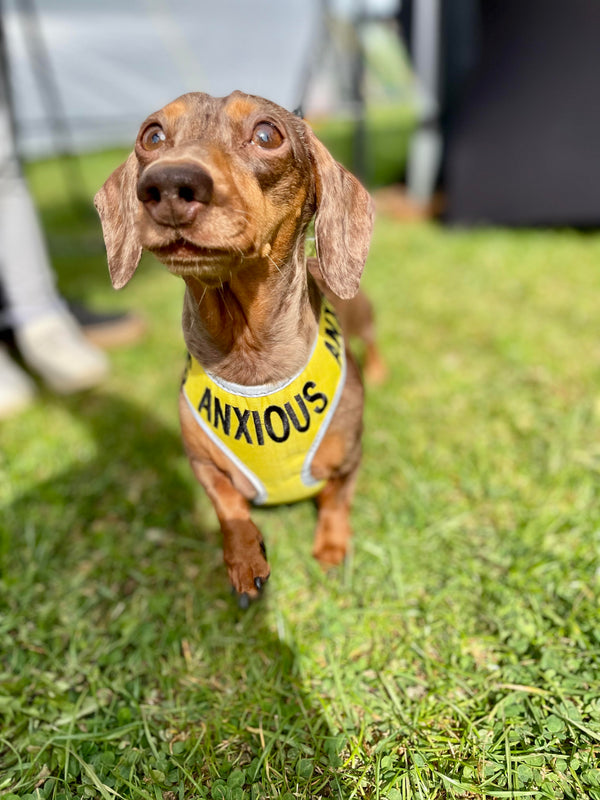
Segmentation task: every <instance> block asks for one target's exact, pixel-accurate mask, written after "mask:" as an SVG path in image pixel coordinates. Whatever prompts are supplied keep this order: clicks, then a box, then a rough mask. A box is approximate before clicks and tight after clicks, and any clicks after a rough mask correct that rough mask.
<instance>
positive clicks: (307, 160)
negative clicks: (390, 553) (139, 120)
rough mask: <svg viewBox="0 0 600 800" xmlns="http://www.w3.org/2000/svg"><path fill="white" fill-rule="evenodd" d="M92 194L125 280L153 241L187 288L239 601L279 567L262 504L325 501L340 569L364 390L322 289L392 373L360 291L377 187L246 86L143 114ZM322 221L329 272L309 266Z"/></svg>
mask: <svg viewBox="0 0 600 800" xmlns="http://www.w3.org/2000/svg"><path fill="white" fill-rule="evenodd" d="M95 202H96V207H97V209H98V212H99V214H100V218H101V221H102V227H103V232H104V238H105V242H106V249H107V253H108V264H109V269H110V275H111V278H112V282H113V285H114V286H115V288H117V289H119V288H121V287H122V286H124V285H125V284H126V283H127V282H128V281H129V279H130V278H131V276H132V275H133V273H134V271H135V269H136V267H137V264H138V262H139V259H140V255H141V252H142V249H147V250H149V251H151V252H152V253H154V254H155V255H156V256H157V257H158V258H159V259H160V260H161V261H162V262H163V263H164V264H165V265H166V266H167V268H168V269H169V271H170V272H172V273H174V274H175V275H179V276H181V277H182V278H183V279H184V281H185V283H186V287H187V289H186V293H185V301H184V309H183V333H184V338H185V342H186V344H187V347H188V351H189V353H190V356H191V365H190V366H188V370H187V372H186V377H185V379H184V385H183V387H182V392H181V395H180V418H181V427H182V432H183V440H184V444H185V449H186V451H187V454H188V456H189V459H190V463H191V466H192V469H193V471H194V473H195V475H196V477H197V479H198V480H199V482H200V483H201V484H202V486H203V487H204V489H205V490H206V492H207V494H208V496H209V498H210V499H211V501H212V503H213V505H214V508H215V511H216V513H217V516H218V518H219V521H220V524H221V530H222V533H223V541H224V543H223V550H224V560H225V563H226V565H227V569H228V571H229V578H230V580H231V583H232V585H233V587H234V588H235V590H236V591H237V592H238V593H239V596H240V603H241V604H242V605H246V604H247V602H248V600H249V598H250V597H254V596H256V595H257V594H258V593H259V592H260V591H261V589H262V587H263V585H264V583H265V581H266V580H267V578H268V577H269V565H268V563H267V560H266V554H265V547H264V544H263V539H262V536H261V533H260V531H259V530H258V528H257V527H256V525H255V524H254V523H253V522H252V520H251V519H250V511H249V503H250V502H252V501H254V502H257V501H258V502H274V501H278V502H279V501H280V502H289V501H293V500H296V499H299V498H302V497H304V496H308V495H310V494H316V495H317V503H318V520H317V528H316V537H315V542H314V549H313V554H314V555H315V557H316V558H317V559H318V560H319V561H320V562H321V563H322V564H323V565H333V564H338V563H339V562H340V561H342V559H343V558H344V556H345V554H346V550H347V547H348V542H349V538H350V535H351V530H350V524H349V508H350V502H351V498H352V494H353V490H354V484H355V478H356V473H357V469H358V464H359V460H360V452H361V429H362V407H363V389H362V383H361V379H360V375H359V371H358V369H357V367H356V364H355V362H354V360H353V359H352V357H351V356H350V354H349V352H347V351H346V349H345V347H344V345H343V344H342V338H341V336H340V330H339V327H338V323H337V319H336V316H335V314H334V313H333V311H332V309H331V307H330V305H329V302H328V301H326V300H325V299H324V297H323V294H322V291H321V290H323V291H324V292H325V294H327V295H328V296H329V297H332V296H335V297H337V298H341V299H345V300H346V302H345V303H343V304H342V305H343V308H341V309H340V314H341V315H342V316H343V317H344V319H345V320H346V324H347V325H348V326H349V329H350V330H351V332H354V333H359V334H362V335H363V336H364V338H365V339H366V340H367V352H366V355H367V369H370V370H371V371H372V372H374V373H377V372H379V371H380V369H381V363H380V361H379V358H378V356H377V353H376V350H375V348H374V343H373V334H372V320H371V316H370V313H369V306H368V304H367V303H366V301H365V300H364V298H363V299H356V300H354V301H350V300H349V298H352V297H354V296H355V295H356V293H357V291H358V286H359V280H360V276H361V273H362V270H363V267H364V264H365V260H366V257H367V251H368V247H369V242H370V237H371V231H372V225H373V210H372V203H371V199H370V197H369V195H368V194H367V192H366V191H365V189H364V188H363V187H362V186H361V185H360V183H359V182H358V181H357V180H356V179H355V178H354V177H353V176H352V175H351V174H350V173H349V172H347V171H346V170H345V169H344V168H343V167H342V166H341V165H340V164H338V163H337V162H336V161H334V160H333V158H332V157H331V155H330V154H329V152H328V151H327V150H326V149H325V147H324V146H323V145H322V144H321V143H320V142H319V141H318V140H317V138H316V137H315V136H314V134H313V133H312V131H311V129H310V128H309V127H308V125H306V123H305V122H303V121H302V120H301V119H299V118H298V117H296V116H294V115H293V114H290V113H289V112H287V111H285V110H284V109H282V108H281V107H279V106H277V105H275V104H273V103H270V102H268V101H267V100H263V99H261V98H258V97H253V96H248V95H246V94H243V93H241V92H234V93H233V94H231V95H229V96H228V97H224V98H213V97H210V96H208V95H206V94H200V93H198V94H196V93H194V94H187V95H184V96H182V97H180V98H178V99H177V100H175V101H174V102H172V103H171V104H169V105H168V106H166V107H165V108H163V109H162V110H161V111H158V112H157V113H155V114H152V115H151V116H150V117H149V118H148V119H147V120H146V121H145V122H144V124H143V125H142V127H141V129H140V133H139V135H138V138H137V142H136V145H135V150H134V152H133V153H132V154H131V155H130V156H129V158H128V159H127V161H126V162H125V163H124V164H122V165H121V166H120V167H119V168H118V169H117V170H116V171H115V172H114V173H113V174H112V175H111V176H110V178H109V179H108V180H107V181H106V183H105V184H104V186H103V187H102V189H101V190H100V191H99V192H98V194H97V196H96V200H95ZM315 215H316V216H315ZM313 217H315V238H316V247H317V258H318V266H317V264H316V263H314V262H313V263H310V264H308V268H307V260H306V257H305V235H306V230H307V227H308V225H309V223H310V221H311V219H312V218H313ZM317 284H319V285H320V287H321V290H320V289H319V288H318V287H317ZM359 297H360V296H359ZM353 304H354V307H353ZM352 320H354V325H352ZM357 320H358V324H357ZM353 329H354V330H353ZM330 368H331V370H330ZM330 371H331V375H329V372H330ZM325 373H327V375H326V374H325ZM286 391H287V394H286ZM305 444H308V447H307V448H306V447H304V445H305ZM301 446H302V447H304V450H303V451H302V452H299V451H298V448H299V447H301ZM307 451H308V452H307ZM246 457H247V459H248V460H247V461H244V459H245V458H246ZM248 461H249V462H250V467H248ZM261 470H264V475H265V476H266V477H263V473H262V472H261Z"/></svg>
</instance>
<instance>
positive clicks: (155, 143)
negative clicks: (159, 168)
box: [141, 125, 167, 150]
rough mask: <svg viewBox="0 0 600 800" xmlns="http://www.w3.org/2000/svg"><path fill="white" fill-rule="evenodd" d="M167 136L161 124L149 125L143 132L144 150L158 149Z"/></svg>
mask: <svg viewBox="0 0 600 800" xmlns="http://www.w3.org/2000/svg"><path fill="white" fill-rule="evenodd" d="M166 140H167V137H166V135H165V132H164V131H163V129H162V128H161V127H160V125H149V126H148V127H147V128H146V130H145V131H144V132H143V133H142V139H141V141H142V147H143V148H144V150H157V149H158V148H159V147H162V146H163V144H164V143H165V142H166Z"/></svg>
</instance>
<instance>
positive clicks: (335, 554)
mask: <svg viewBox="0 0 600 800" xmlns="http://www.w3.org/2000/svg"><path fill="white" fill-rule="evenodd" d="M346 552H347V548H346V547H344V546H342V545H339V544H335V543H333V542H323V543H322V544H321V545H320V546H319V547H315V548H314V550H313V556H314V557H315V558H316V559H317V561H318V562H319V564H320V565H321V567H322V568H323V569H324V570H328V569H331V568H332V567H337V566H338V564H341V563H342V561H343V560H344V559H345V558H346Z"/></svg>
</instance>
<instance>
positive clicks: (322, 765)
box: [0, 394, 345, 800]
mask: <svg viewBox="0 0 600 800" xmlns="http://www.w3.org/2000/svg"><path fill="white" fill-rule="evenodd" d="M48 402H49V403H57V402H58V401H56V400H48ZM61 406H62V407H63V408H67V409H68V410H70V411H71V412H72V414H73V416H74V417H77V419H78V421H80V422H81V424H82V425H83V426H85V429H86V432H88V433H89V438H90V439H91V442H90V445H91V446H90V447H89V448H88V449H87V450H86V452H88V453H92V454H93V455H91V457H87V458H86V457H85V456H83V457H82V459H81V462H80V463H78V464H76V465H75V466H72V467H71V468H69V469H68V470H65V471H63V472H62V473H59V474H57V475H55V476H54V477H53V478H52V479H51V480H47V481H45V482H42V483H40V484H39V485H37V486H36V487H35V489H34V490H31V491H27V492H25V493H24V494H22V495H21V496H20V497H19V498H18V499H17V500H15V501H14V502H13V503H12V505H11V506H10V507H9V508H8V509H7V511H6V517H5V519H6V527H5V528H4V532H3V534H2V536H1V537H0V542H1V543H2V546H1V552H0V556H1V562H2V570H1V586H2V593H1V597H0V605H1V607H2V617H3V624H2V626H1V627H0V643H1V647H0V653H1V656H0V665H1V666H0V671H1V673H2V675H1V676H0V698H1V701H2V706H3V710H6V712H7V713H6V724H5V725H4V731H3V734H2V737H3V738H0V761H2V763H4V764H5V765H6V767H5V772H4V774H3V775H2V782H1V783H2V785H1V787H0V788H1V789H3V790H4V791H6V790H9V791H12V792H15V793H18V796H21V797H22V796H23V793H24V792H31V791H33V789H34V787H35V786H38V787H39V788H40V794H41V796H42V797H55V796H56V797H60V796H61V795H62V794H63V793H64V795H65V796H66V797H80V796H81V797H85V796H89V793H90V792H93V791H96V792H99V793H100V795H102V796H105V795H106V796H109V795H112V793H113V792H117V793H119V794H120V795H121V796H126V797H148V791H149V789H150V788H151V787H152V786H154V787H156V789H157V791H158V789H160V791H161V792H162V793H163V797H167V798H174V797H176V796H186V797H188V796H192V795H191V794H190V792H195V793H196V794H195V795H194V796H199V797H203V796H206V797H211V798H220V797H222V798H224V800H229V799H230V798H231V800H243V798H246V797H247V798H254V797H261V796H282V797H285V796H286V792H290V793H291V792H296V794H294V795H293V796H294V797H296V796H300V797H314V796H322V797H329V796H332V797H333V796H335V797H344V796H345V794H344V789H343V788H342V787H341V786H340V784H339V777H340V776H339V775H338V772H339V766H340V762H339V755H338V753H339V752H340V749H341V747H342V746H343V744H344V743H343V742H342V741H341V740H340V739H339V737H335V736H333V735H332V734H331V731H330V726H329V724H328V721H327V719H326V717H325V715H324V712H323V710H322V708H321V706H320V703H319V702H316V701H315V699H314V698H312V699H311V698H309V696H308V694H307V692H306V690H305V689H304V688H303V680H302V676H301V674H300V669H299V665H298V658H297V653H296V652H295V648H294V646H293V644H290V643H288V642H286V641H285V636H283V635H282V634H280V633H277V632H276V631H274V630H272V627H273V623H272V622H269V603H270V599H269V596H268V593H267V596H266V597H265V598H264V601H263V602H262V603H258V604H256V605H254V606H252V607H251V608H250V610H249V611H248V612H241V611H239V610H238V609H237V607H236V605H235V602H234V600H233V598H232V597H230V595H229V588H228V585H227V579H226V576H225V570H224V568H223V566H222V555H221V542H220V536H219V535H218V534H217V532H216V530H215V527H214V524H213V522H208V521H207V519H206V518H205V513H204V512H205V511H206V512H208V511H209V507H208V504H207V503H206V501H205V500H204V499H203V498H202V495H201V490H200V489H199V488H198V487H197V486H196V484H195V482H194V480H193V478H192V476H191V472H190V470H189V466H188V464H187V461H186V459H185V456H184V455H183V451H182V445H181V441H180V437H179V434H178V430H176V429H170V428H167V427H166V426H165V425H164V424H163V423H162V422H161V421H159V420H158V419H157V418H155V417H154V416H152V414H149V413H147V412H145V411H142V410H141V409H140V408H139V407H137V406H135V405H134V404H132V403H130V402H128V401H127V400H125V399H123V398H120V397H114V396H109V395H102V394H96V395H91V396H89V397H88V398H86V404H85V406H83V407H82V406H81V402H80V401H79V400H76V399H66V400H64V401H61ZM211 513H212V512H211ZM299 791H300V794H297V793H298V792H299ZM86 792H87V794H86ZM169 792H172V793H173V794H172V795H170V794H169ZM36 796H37V795H36ZM156 796H159V794H156ZM290 797H292V794H290Z"/></svg>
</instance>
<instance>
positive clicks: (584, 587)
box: [0, 154, 600, 800]
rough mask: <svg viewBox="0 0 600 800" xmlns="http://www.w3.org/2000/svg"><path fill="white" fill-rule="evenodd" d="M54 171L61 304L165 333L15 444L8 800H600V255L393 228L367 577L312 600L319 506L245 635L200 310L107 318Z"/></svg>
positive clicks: (95, 232)
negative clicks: (194, 421)
mask: <svg viewBox="0 0 600 800" xmlns="http://www.w3.org/2000/svg"><path fill="white" fill-rule="evenodd" d="M119 157H120V156H119V154H109V155H108V156H98V157H95V158H90V159H88V160H87V161H86V164H85V167H86V170H87V171H88V183H89V185H90V187H91V188H93V187H95V186H97V185H99V184H100V183H101V181H102V179H103V178H104V177H105V176H106V175H107V174H108V172H109V171H110V169H111V168H112V167H113V166H114V165H115V164H116V163H118V158H119ZM54 170H55V167H54V165H52V164H41V165H38V166H37V167H36V168H35V169H33V171H32V173H31V178H32V184H33V186H34V187H35V190H36V193H37V196H38V197H39V200H40V204H41V208H42V212H43V214H44V218H45V220H46V223H47V225H48V229H49V234H50V242H51V245H52V250H53V255H54V258H55V263H56V265H57V269H58V270H59V272H60V276H61V284H62V285H63V287H64V288H65V289H67V290H68V291H69V293H70V294H71V295H73V294H76V295H78V296H80V297H83V298H85V299H87V300H88V301H89V302H91V303H93V304H94V305H96V306H104V307H107V306H108V307H116V306H119V307H123V308H126V307H132V308H135V309H138V310H139V311H141V312H142V313H143V314H144V315H145V317H146V319H147V321H148V326H149V331H148V335H147V337H146V339H145V341H144V342H143V343H140V344H139V345H136V346H133V347H130V348H126V349H122V350H118V351H114V352H113V353H112V355H111V360H112V364H113V371H112V375H111V378H110V380H109V381H108V383H107V384H106V386H105V387H103V388H102V389H101V390H98V391H95V392H93V393H90V394H88V395H85V396H81V397H76V398H67V399H60V398H56V397H52V396H51V395H49V394H48V393H45V392H44V391H43V390H42V393H41V395H40V399H39V401H38V403H37V404H36V405H35V406H34V407H33V408H32V409H31V410H28V411H27V412H26V413H24V414H23V415H22V416H20V417H18V418H16V419H14V420H11V421H9V422H5V423H3V424H2V428H1V439H2V448H1V450H0V502H1V504H2V511H1V514H2V516H1V519H2V523H1V537H0V553H1V556H0V557H1V565H2V572H1V581H0V603H1V616H0V713H1V715H2V725H1V727H0V795H2V794H4V796H5V797H8V798H11V797H20V798H53V799H54V800H63V799H65V798H75V797H81V798H106V799H107V800H108V798H115V797H120V798H135V799H136V800H137V798H147V799H148V800H155V799H160V798H164V800H179V799H183V798H185V799H186V800H188V798H211V800H213V799H214V800H217V799H221V798H223V799H225V800H254V799H256V798H278V797H281V798H286V800H292V798H344V800H350V799H351V798H380V799H381V800H384V798H387V800H400V798H415V800H423V799H427V800H429V799H430V798H431V799H435V800H437V799H438V798H439V800H441V799H442V798H472V797H504V798H510V797H535V798H539V797H542V798H544V797H545V798H563V797H564V798H592V800H594V798H595V800H598V798H600V770H599V768H598V764H599V757H600V699H599V691H598V686H599V678H600V616H599V613H598V611H599V609H598V600H599V576H600V571H599V566H600V565H599V559H598V556H599V548H600V497H599V495H600V427H599V425H600V391H599V390H600V333H599V325H598V320H599V319H600V235H598V234H586V235H583V234H577V233H574V232H568V231H565V232H514V231H513V232H498V231H477V232H467V231H448V230H444V229H442V228H439V227H435V226H430V225H412V226H409V227H402V226H400V225H398V224H397V223H394V222H392V221H390V220H386V219H381V220H379V222H378V225H377V230H376V234H375V239H374V243H373V247H372V253H371V257H370V261H369V264H368V267H367V270H366V273H365V281H364V284H365V287H366V288H367V290H368V292H369V294H370V295H371V297H372V299H373V301H374V304H375V306H376V308H377V318H378V324H379V334H380V340H381V345H382V349H383V351H384V354H385V358H386V360H387V362H388V365H389V368H390V373H391V375H390V379H389V381H388V382H387V384H386V385H385V386H383V387H382V388H380V389H376V390H374V389H373V390H370V391H369V393H368V399H367V408H366V430H365V437H364V450H365V453H364V462H363V469H362V472H361V478H360V481H359V485H358V493H357V498H356V503H355V507H354V512H353V521H354V526H355V530H356V537H355V541H354V548H353V553H352V556H351V558H350V559H349V560H348V562H347V563H346V565H345V566H344V567H343V568H342V569H339V570H337V571H334V572H333V573H331V574H329V575H324V574H322V573H321V571H320V570H319V568H318V567H317V565H316V564H315V563H314V562H313V560H312V559H311V556H310V550H311V538H312V528H313V524H314V510H313V508H312V506H311V504H309V503H307V504H301V505H298V506H295V507H292V508H284V509H275V510H270V511H268V510H261V511H259V512H257V513H256V515H255V518H256V520H257V521H258V523H259V524H260V525H261V527H262V528H263V531H264V534H265V538H266V541H267V545H268V548H269V554H270V560H271V566H272V578H271V580H270V583H269V586H268V592H267V593H266V596H265V598H264V600H263V601H262V602H261V603H260V604H256V605H254V606H252V607H251V608H250V610H249V611H248V612H246V613H242V612H240V611H239V610H238V609H237V608H236V605H235V603H234V601H233V599H232V598H231V596H230V594H229V588H228V585H227V580H226V575H225V570H224V568H223V566H222V564H221V553H220V542H219V535H218V532H217V528H216V521H215V517H214V515H213V512H212V510H211V508H210V505H209V503H208V502H207V500H206V498H205V497H204V496H203V494H202V491H201V490H200V489H199V488H198V487H197V486H196V484H195V482H194V480H193V478H192V475H191V472H190V470H189V468H188V466H187V463H186V461H185V458H184V456H183V454H182V450H181V444H180V440H179V434H178V423H177V417H176V394H177V386H178V380H179V376H180V370H181V368H182V366H183V344H182V339H181V334H180V331H179V314H180V304H181V296H182V286H181V285H180V284H179V283H178V281H177V280H175V279H173V278H172V277H171V276H169V275H167V274H165V272H164V271H163V270H162V269H161V268H160V267H159V266H158V265H156V264H155V263H153V262H151V261H146V262H145V263H144V264H143V266H142V267H140V270H139V272H138V274H137V275H136V277H135V278H134V280H133V282H132V283H131V284H130V286H129V287H128V288H127V289H126V290H125V291H123V292H121V293H113V292H112V290H111V289H110V287H109V283H108V278H107V276H106V268H105V259H104V254H103V250H102V246H101V242H100V238H99V236H100V234H99V225H98V223H97V222H96V221H95V219H94V218H93V217H92V216H89V217H87V218H85V219H84V220H82V219H80V218H76V217H75V216H74V215H73V213H72V212H71V211H70V210H69V208H68V207H67V206H65V203H64V197H63V196H62V195H61V193H60V191H58V189H57V186H58V188H60V181H57V180H56V176H55V174H54Z"/></svg>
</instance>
